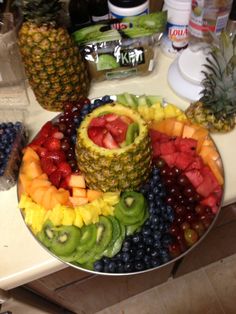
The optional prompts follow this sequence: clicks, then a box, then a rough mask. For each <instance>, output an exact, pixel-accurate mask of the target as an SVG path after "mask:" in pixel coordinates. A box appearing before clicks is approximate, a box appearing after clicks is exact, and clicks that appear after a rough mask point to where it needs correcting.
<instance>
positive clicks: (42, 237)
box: [37, 220, 57, 248]
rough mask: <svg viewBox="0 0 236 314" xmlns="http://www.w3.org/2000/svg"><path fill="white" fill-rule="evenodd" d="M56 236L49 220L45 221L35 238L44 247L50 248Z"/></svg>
mask: <svg viewBox="0 0 236 314" xmlns="http://www.w3.org/2000/svg"><path fill="white" fill-rule="evenodd" d="M56 235H57V231H56V228H55V227H54V225H53V223H52V222H51V221H50V220H47V221H45V223H44V224H43V227H42V230H41V231H40V232H39V233H38V234H37V238H38V239H39V241H40V242H42V243H43V244H44V245H45V246H46V247H48V248H50V247H51V245H52V242H53V240H54V238H55V237H56Z"/></svg>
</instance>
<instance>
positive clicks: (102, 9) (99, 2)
mask: <svg viewBox="0 0 236 314" xmlns="http://www.w3.org/2000/svg"><path fill="white" fill-rule="evenodd" d="M89 8H90V15H91V19H92V21H93V22H98V21H103V20H107V19H108V18H109V10H108V4H107V0H90V1H89Z"/></svg>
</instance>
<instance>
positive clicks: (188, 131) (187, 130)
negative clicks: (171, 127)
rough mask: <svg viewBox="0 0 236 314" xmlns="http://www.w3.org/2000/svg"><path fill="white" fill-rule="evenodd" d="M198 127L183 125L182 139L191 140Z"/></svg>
mask: <svg viewBox="0 0 236 314" xmlns="http://www.w3.org/2000/svg"><path fill="white" fill-rule="evenodd" d="M198 128H199V127H198V126H195V125H188V124H185V125H184V128H183V133H182V137H183V138H185V137H186V138H192V136H193V134H194V133H195V132H196V131H197V130H198Z"/></svg>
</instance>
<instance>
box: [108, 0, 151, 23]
mask: <svg viewBox="0 0 236 314" xmlns="http://www.w3.org/2000/svg"><path fill="white" fill-rule="evenodd" d="M108 8H109V12H110V18H112V19H117V18H118V19H121V18H124V17H127V16H137V15H145V14H148V13H149V0H108Z"/></svg>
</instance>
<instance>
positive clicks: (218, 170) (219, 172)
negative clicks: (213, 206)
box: [207, 158, 224, 185]
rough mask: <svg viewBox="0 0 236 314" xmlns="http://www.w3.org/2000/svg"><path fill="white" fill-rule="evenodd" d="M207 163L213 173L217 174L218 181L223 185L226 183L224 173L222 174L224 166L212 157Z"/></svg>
mask: <svg viewBox="0 0 236 314" xmlns="http://www.w3.org/2000/svg"><path fill="white" fill-rule="evenodd" d="M207 164H208V166H209V167H210V169H211V171H212V172H213V174H214V175H215V177H216V180H217V181H218V183H219V184H220V185H223V184H224V178H223V174H222V168H220V167H219V166H218V165H217V162H215V161H214V160H212V159H211V158H209V159H208V161H207Z"/></svg>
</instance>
